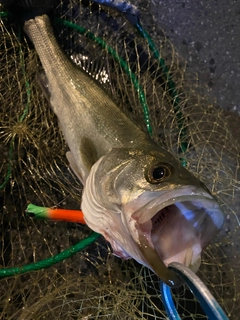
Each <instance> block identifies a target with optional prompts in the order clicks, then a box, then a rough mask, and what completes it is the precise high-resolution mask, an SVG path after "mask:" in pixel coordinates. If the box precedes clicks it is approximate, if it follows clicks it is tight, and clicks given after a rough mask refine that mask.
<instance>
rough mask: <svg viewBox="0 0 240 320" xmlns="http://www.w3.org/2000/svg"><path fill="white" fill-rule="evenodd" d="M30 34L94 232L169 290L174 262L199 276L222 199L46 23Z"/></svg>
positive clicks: (31, 25)
mask: <svg viewBox="0 0 240 320" xmlns="http://www.w3.org/2000/svg"><path fill="white" fill-rule="evenodd" d="M24 30H25V32H26V34H27V35H28V36H29V38H30V39H31V41H32V42H33V44H34V46H35V49H36V51H37V53H38V56H39V58H40V60H41V63H42V66H43V69H44V71H45V75H46V78H47V82H46V83H47V84H45V86H47V89H48V92H49V95H50V105H51V107H52V109H53V111H54V113H55V114H56V115H57V117H58V120H59V124H60V127H61V130H62V131H63V134H64V137H65V140H66V142H67V144H68V147H69V149H70V151H69V152H68V153H67V158H68V160H69V162H70V165H71V167H72V169H73V171H74V172H75V173H76V175H77V176H78V177H79V179H80V180H81V182H82V183H83V186H84V190H83V196H82V203H81V207H82V211H83V213H84V219H85V221H86V223H87V224H88V226H89V227H90V228H91V229H93V230H94V231H96V232H99V233H101V234H102V235H103V236H104V237H105V238H106V239H107V240H108V241H109V242H110V244H111V246H112V249H113V251H114V253H115V254H116V255H117V256H119V257H122V258H125V259H128V258H134V259H136V260H137V261H138V262H139V263H141V264H144V265H146V266H148V267H149V268H151V269H152V270H153V271H154V272H155V273H156V274H157V275H158V276H159V277H160V278H162V279H163V280H164V281H166V282H168V280H170V279H168V278H169V274H168V273H167V269H166V267H165V266H167V265H168V264H169V263H170V262H181V263H183V264H185V265H186V266H188V267H191V268H192V269H193V270H195V271H196V270H197V269H198V267H199V265H200V256H201V251H202V248H203V247H204V246H206V245H207V244H208V242H209V241H210V240H211V239H212V237H213V236H214V234H215V233H216V231H217V230H218V229H219V228H220V227H221V225H222V223H223V213H222V211H221V209H220V207H219V205H218V203H217V202H216V200H215V199H214V197H213V196H212V195H211V193H210V192H209V191H208V189H207V188H206V187H205V185H204V184H203V183H202V182H201V181H200V180H199V179H197V178H196V177H195V176H194V175H192V174H191V173H190V172H189V171H188V170H186V169H185V168H184V167H182V166H181V164H180V163H179V161H178V160H177V159H175V157H174V156H173V155H172V154H171V153H169V152H167V151H166V150H165V149H164V148H162V147H160V146H159V145H157V144H156V143H155V142H154V141H153V140H152V139H151V138H150V137H149V136H148V134H146V133H145V132H144V131H142V129H141V128H139V127H138V126H137V125H136V124H134V123H133V122H132V121H131V120H130V119H129V118H128V117H127V116H126V115H125V114H124V113H122V112H121V111H120V109H119V108H118V107H117V106H116V104H115V103H114V102H113V100H112V99H111V97H110V96H109V95H108V94H107V93H106V92H105V91H104V90H103V89H102V88H101V86H100V85H99V84H98V83H97V82H96V80H95V79H93V78H91V77H90V76H89V75H88V74H87V73H85V72H84V71H82V70H80V69H79V68H77V67H76V66H75V65H74V64H73V63H72V62H71V61H70V59H68V58H67V57H66V56H65V54H64V52H63V51H62V49H61V48H60V46H59V44H58V43H57V40H56V38H55V36H54V34H53V30H52V27H51V24H50V21H49V19H48V17H47V16H46V15H42V16H39V17H36V18H34V19H31V20H28V21H27V22H25V25H24Z"/></svg>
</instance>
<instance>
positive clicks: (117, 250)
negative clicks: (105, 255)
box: [102, 232, 132, 260]
mask: <svg viewBox="0 0 240 320" xmlns="http://www.w3.org/2000/svg"><path fill="white" fill-rule="evenodd" d="M102 234H103V236H104V238H105V239H106V240H107V241H108V242H109V243H110V244H111V247H112V250H113V255H114V256H116V257H118V258H122V259H123V260H128V259H132V257H131V256H130V255H129V254H128V253H127V252H126V251H125V250H124V249H123V248H122V247H121V246H120V245H119V244H118V243H117V242H116V241H115V240H113V238H112V237H111V236H109V235H108V234H107V233H106V232H102Z"/></svg>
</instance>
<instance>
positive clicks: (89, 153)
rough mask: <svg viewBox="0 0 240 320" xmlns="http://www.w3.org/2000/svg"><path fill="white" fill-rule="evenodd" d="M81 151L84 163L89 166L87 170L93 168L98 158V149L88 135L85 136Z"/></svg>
mask: <svg viewBox="0 0 240 320" xmlns="http://www.w3.org/2000/svg"><path fill="white" fill-rule="evenodd" d="M80 153H81V156H82V162H83V165H84V166H85V167H86V168H87V170H89V171H90V170H91V168H92V166H93V165H94V163H95V162H97V160H98V154H97V149H96V147H95V145H94V143H93V142H92V140H90V139H89V138H87V137H83V138H82V140H81V144H80Z"/></svg>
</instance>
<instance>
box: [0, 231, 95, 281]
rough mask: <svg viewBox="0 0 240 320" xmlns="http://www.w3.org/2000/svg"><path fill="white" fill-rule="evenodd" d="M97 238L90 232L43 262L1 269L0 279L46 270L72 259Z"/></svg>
mask: <svg viewBox="0 0 240 320" xmlns="http://www.w3.org/2000/svg"><path fill="white" fill-rule="evenodd" d="M99 237H100V234H98V233H96V232H92V233H91V234H90V236H88V237H87V238H85V239H83V240H81V241H80V242H79V243H77V244H75V245H74V246H72V247H70V248H68V249H67V250H64V251H62V252H60V253H58V254H56V255H55V256H53V257H50V258H47V259H45V260H41V261H39V262H35V263H31V264H27V265H25V266H22V267H13V268H6V269H2V270H0V278H5V277H10V276H14V275H17V274H23V273H26V272H29V271H37V270H40V269H45V268H48V267H50V266H52V265H54V264H56V263H58V262H60V261H63V260H65V259H67V258H70V257H72V256H73V255H74V254H76V253H77V252H79V251H81V250H83V249H85V248H86V247H88V246H89V245H90V244H92V243H93V242H95V241H96V240H97V239H98V238H99Z"/></svg>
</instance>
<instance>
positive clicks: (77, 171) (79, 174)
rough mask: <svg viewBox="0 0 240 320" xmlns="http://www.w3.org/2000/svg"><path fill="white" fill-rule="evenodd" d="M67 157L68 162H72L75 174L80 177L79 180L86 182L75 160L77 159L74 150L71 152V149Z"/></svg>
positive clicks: (71, 165)
mask: <svg viewBox="0 0 240 320" xmlns="http://www.w3.org/2000/svg"><path fill="white" fill-rule="evenodd" d="M66 157H67V159H68V162H69V164H70V167H71V169H72V171H73V172H74V173H75V175H76V176H77V177H78V179H79V180H80V181H81V183H82V184H83V183H84V179H83V177H82V175H81V173H80V172H79V169H78V167H77V164H76V162H75V160H74V157H73V155H72V152H71V151H68V152H67V153H66Z"/></svg>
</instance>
